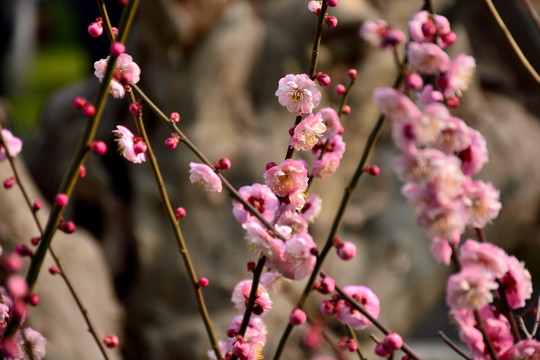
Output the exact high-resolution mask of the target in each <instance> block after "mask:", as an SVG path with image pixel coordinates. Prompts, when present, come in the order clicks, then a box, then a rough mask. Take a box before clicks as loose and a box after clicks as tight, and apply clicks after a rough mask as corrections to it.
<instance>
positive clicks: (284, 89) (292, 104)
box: [275, 74, 321, 115]
mask: <svg viewBox="0 0 540 360" xmlns="http://www.w3.org/2000/svg"><path fill="white" fill-rule="evenodd" d="M275 95H276V96H277V97H278V101H279V103H280V104H281V105H283V106H285V107H286V108H287V110H289V111H290V112H292V113H294V114H296V115H302V114H309V113H311V112H312V110H313V108H316V107H317V106H319V103H320V101H321V92H320V91H319V89H318V88H317V84H315V82H314V81H313V80H311V79H310V78H309V76H308V75H306V74H298V75H293V74H288V75H286V76H285V77H284V78H281V79H280V80H279V85H278V89H277V91H276V93H275Z"/></svg>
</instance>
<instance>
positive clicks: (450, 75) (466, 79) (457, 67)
mask: <svg viewBox="0 0 540 360" xmlns="http://www.w3.org/2000/svg"><path fill="white" fill-rule="evenodd" d="M475 70H476V61H475V60H474V58H473V57H472V56H468V55H465V54H459V55H458V56H457V57H456V58H455V59H454V61H453V62H452V63H451V64H450V67H449V68H448V70H447V71H446V73H445V74H444V75H443V83H444V84H445V86H444V88H443V89H442V90H443V92H444V95H445V96H446V97H449V96H461V95H462V93H463V91H466V90H467V89H468V88H469V84H470V83H471V80H472V78H473V76H474V72H475Z"/></svg>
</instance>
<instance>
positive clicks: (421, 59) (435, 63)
mask: <svg viewBox="0 0 540 360" xmlns="http://www.w3.org/2000/svg"><path fill="white" fill-rule="evenodd" d="M407 56H408V57H409V61H410V64H411V66H412V67H413V68H415V69H416V70H418V71H419V72H420V73H422V74H424V75H435V74H437V73H444V72H445V71H447V70H448V68H449V67H450V62H451V60H450V57H449V56H448V54H446V53H445V52H444V51H443V50H442V49H441V48H440V47H439V46H437V45H435V44H432V43H417V42H410V43H409V45H408V46H407Z"/></svg>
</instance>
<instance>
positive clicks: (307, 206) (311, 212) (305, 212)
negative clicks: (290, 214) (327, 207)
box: [299, 194, 322, 222]
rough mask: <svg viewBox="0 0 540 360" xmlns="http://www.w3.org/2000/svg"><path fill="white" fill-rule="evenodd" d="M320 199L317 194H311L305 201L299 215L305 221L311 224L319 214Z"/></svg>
mask: <svg viewBox="0 0 540 360" xmlns="http://www.w3.org/2000/svg"><path fill="white" fill-rule="evenodd" d="M321 207H322V199H321V198H320V197H319V195H317V194H311V195H310V196H309V197H308V198H307V199H306V201H305V203H304V207H303V208H302V210H300V212H299V214H300V216H302V217H303V218H304V219H306V221H308V222H312V221H313V220H314V219H315V218H316V217H317V215H319V213H320V212H321Z"/></svg>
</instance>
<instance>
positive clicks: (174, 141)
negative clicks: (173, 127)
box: [165, 136, 179, 150]
mask: <svg viewBox="0 0 540 360" xmlns="http://www.w3.org/2000/svg"><path fill="white" fill-rule="evenodd" d="M178 141H179V140H178V137H176V136H171V137H168V138H166V139H165V147H166V148H167V149H169V150H174V149H176V146H178Z"/></svg>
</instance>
